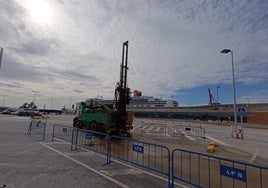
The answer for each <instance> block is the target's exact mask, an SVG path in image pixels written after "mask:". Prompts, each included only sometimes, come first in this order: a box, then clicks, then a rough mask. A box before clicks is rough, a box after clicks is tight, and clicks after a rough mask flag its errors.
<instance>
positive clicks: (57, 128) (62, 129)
mask: <svg viewBox="0 0 268 188" xmlns="http://www.w3.org/2000/svg"><path fill="white" fill-rule="evenodd" d="M55 138H57V139H60V140H64V141H68V142H72V140H73V127H70V126H66V125H60V124H54V125H53V133H52V142H53V141H54V139H55Z"/></svg>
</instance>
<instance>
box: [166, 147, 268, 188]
mask: <svg viewBox="0 0 268 188" xmlns="http://www.w3.org/2000/svg"><path fill="white" fill-rule="evenodd" d="M171 157H172V158H171V161H172V163H171V170H172V178H171V180H172V181H171V182H172V183H171V187H174V181H175V180H179V181H181V182H184V183H186V184H187V185H191V186H194V187H208V188H210V187H221V188H224V187H226V188H235V187H237V188H244V187H245V188H248V187H252V188H255V187H260V188H264V187H268V168H267V167H261V166H258V165H253V164H250V163H245V162H240V161H234V160H230V159H226V158H221V157H216V156H211V155H206V154H203V153H198V152H193V151H187V150H183V149H175V150H173V151H172V155H171Z"/></svg>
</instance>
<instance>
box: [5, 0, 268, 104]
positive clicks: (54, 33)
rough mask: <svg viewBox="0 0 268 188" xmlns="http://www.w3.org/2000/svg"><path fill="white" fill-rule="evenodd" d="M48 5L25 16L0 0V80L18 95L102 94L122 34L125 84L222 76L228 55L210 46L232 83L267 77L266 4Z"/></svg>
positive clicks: (169, 90) (167, 89)
mask: <svg viewBox="0 0 268 188" xmlns="http://www.w3.org/2000/svg"><path fill="white" fill-rule="evenodd" d="M48 3H49V4H50V6H51V9H52V10H53V11H54V12H53V16H52V18H51V23H50V24H38V23H36V22H34V21H33V20H32V18H31V16H30V14H29V12H27V10H26V9H25V3H22V2H21V1H18V0H17V1H8V2H7V1H2V2H1V3H0V4H1V6H0V7H2V8H0V12H1V13H0V14H1V18H2V23H4V25H2V24H1V26H0V32H1V33H0V46H2V47H4V49H5V54H4V59H3V65H2V70H1V72H2V73H1V75H3V78H2V81H4V82H6V83H8V84H9V83H12V82H13V83H14V82H16V83H20V84H21V85H23V87H24V89H23V88H19V89H17V90H16V92H19V93H21V94H22V95H29V96H31V95H33V94H32V92H31V91H32V90H38V91H40V96H39V98H40V99H41V98H42V97H43V98H44V100H48V101H49V98H51V96H54V98H56V97H61V96H64V97H66V99H64V100H65V101H66V100H67V98H70V97H71V98H78V99H79V100H80V99H81V98H83V97H84V98H85V97H96V95H101V96H104V97H107V98H112V97H113V93H114V92H113V90H114V87H115V84H116V82H117V81H118V79H119V69H120V68H119V65H120V63H121V51H122V43H123V42H124V41H126V40H129V41H130V42H129V68H130V69H129V74H128V75H129V86H130V87H131V89H132V90H134V89H139V90H142V91H143V93H144V94H147V95H155V96H170V95H173V94H174V92H175V91H179V90H181V89H184V88H193V87H196V86H200V85H203V84H204V85H205V84H216V83H231V57H230V55H228V54H225V55H224V54H220V53H219V52H220V50H222V49H223V48H230V49H232V50H233V51H234V61H235V67H236V72H237V74H236V77H237V81H238V82H241V83H244V84H248V85H252V84H256V83H264V82H267V80H268V76H267V71H268V69H267V59H268V54H267V50H268V40H267V35H268V30H267V26H268V21H267V15H268V11H267V10H268V9H267V7H268V5H267V2H262V1H250V2H244V1H235V2H228V3H226V2H218V1H172V0H170V1H123V0H121V1H120V0H118V1H77V0H76V1H52V0H48ZM1 88H2V89H3V90H5V89H7V88H8V87H7V86H5V87H4V86H3V85H2V86H1V87H0V89H1ZM45 98H48V99H45ZM78 99H77V100H78ZM23 102H24V101H23Z"/></svg>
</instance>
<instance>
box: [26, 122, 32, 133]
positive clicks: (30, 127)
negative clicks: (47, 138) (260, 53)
mask: <svg viewBox="0 0 268 188" xmlns="http://www.w3.org/2000/svg"><path fill="white" fill-rule="evenodd" d="M32 123H33V121H31V123H30V125H29V127H28V131H27V135H31V133H32Z"/></svg>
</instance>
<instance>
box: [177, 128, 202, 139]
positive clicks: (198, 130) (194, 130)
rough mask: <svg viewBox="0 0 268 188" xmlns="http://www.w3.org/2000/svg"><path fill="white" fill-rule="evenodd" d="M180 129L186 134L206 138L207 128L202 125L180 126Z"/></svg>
mask: <svg viewBox="0 0 268 188" xmlns="http://www.w3.org/2000/svg"><path fill="white" fill-rule="evenodd" d="M179 129H180V130H179V131H180V132H182V133H183V134H184V135H188V136H193V137H200V138H203V139H204V140H205V139H206V130H205V129H204V128H203V127H201V126H180V127H179Z"/></svg>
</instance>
